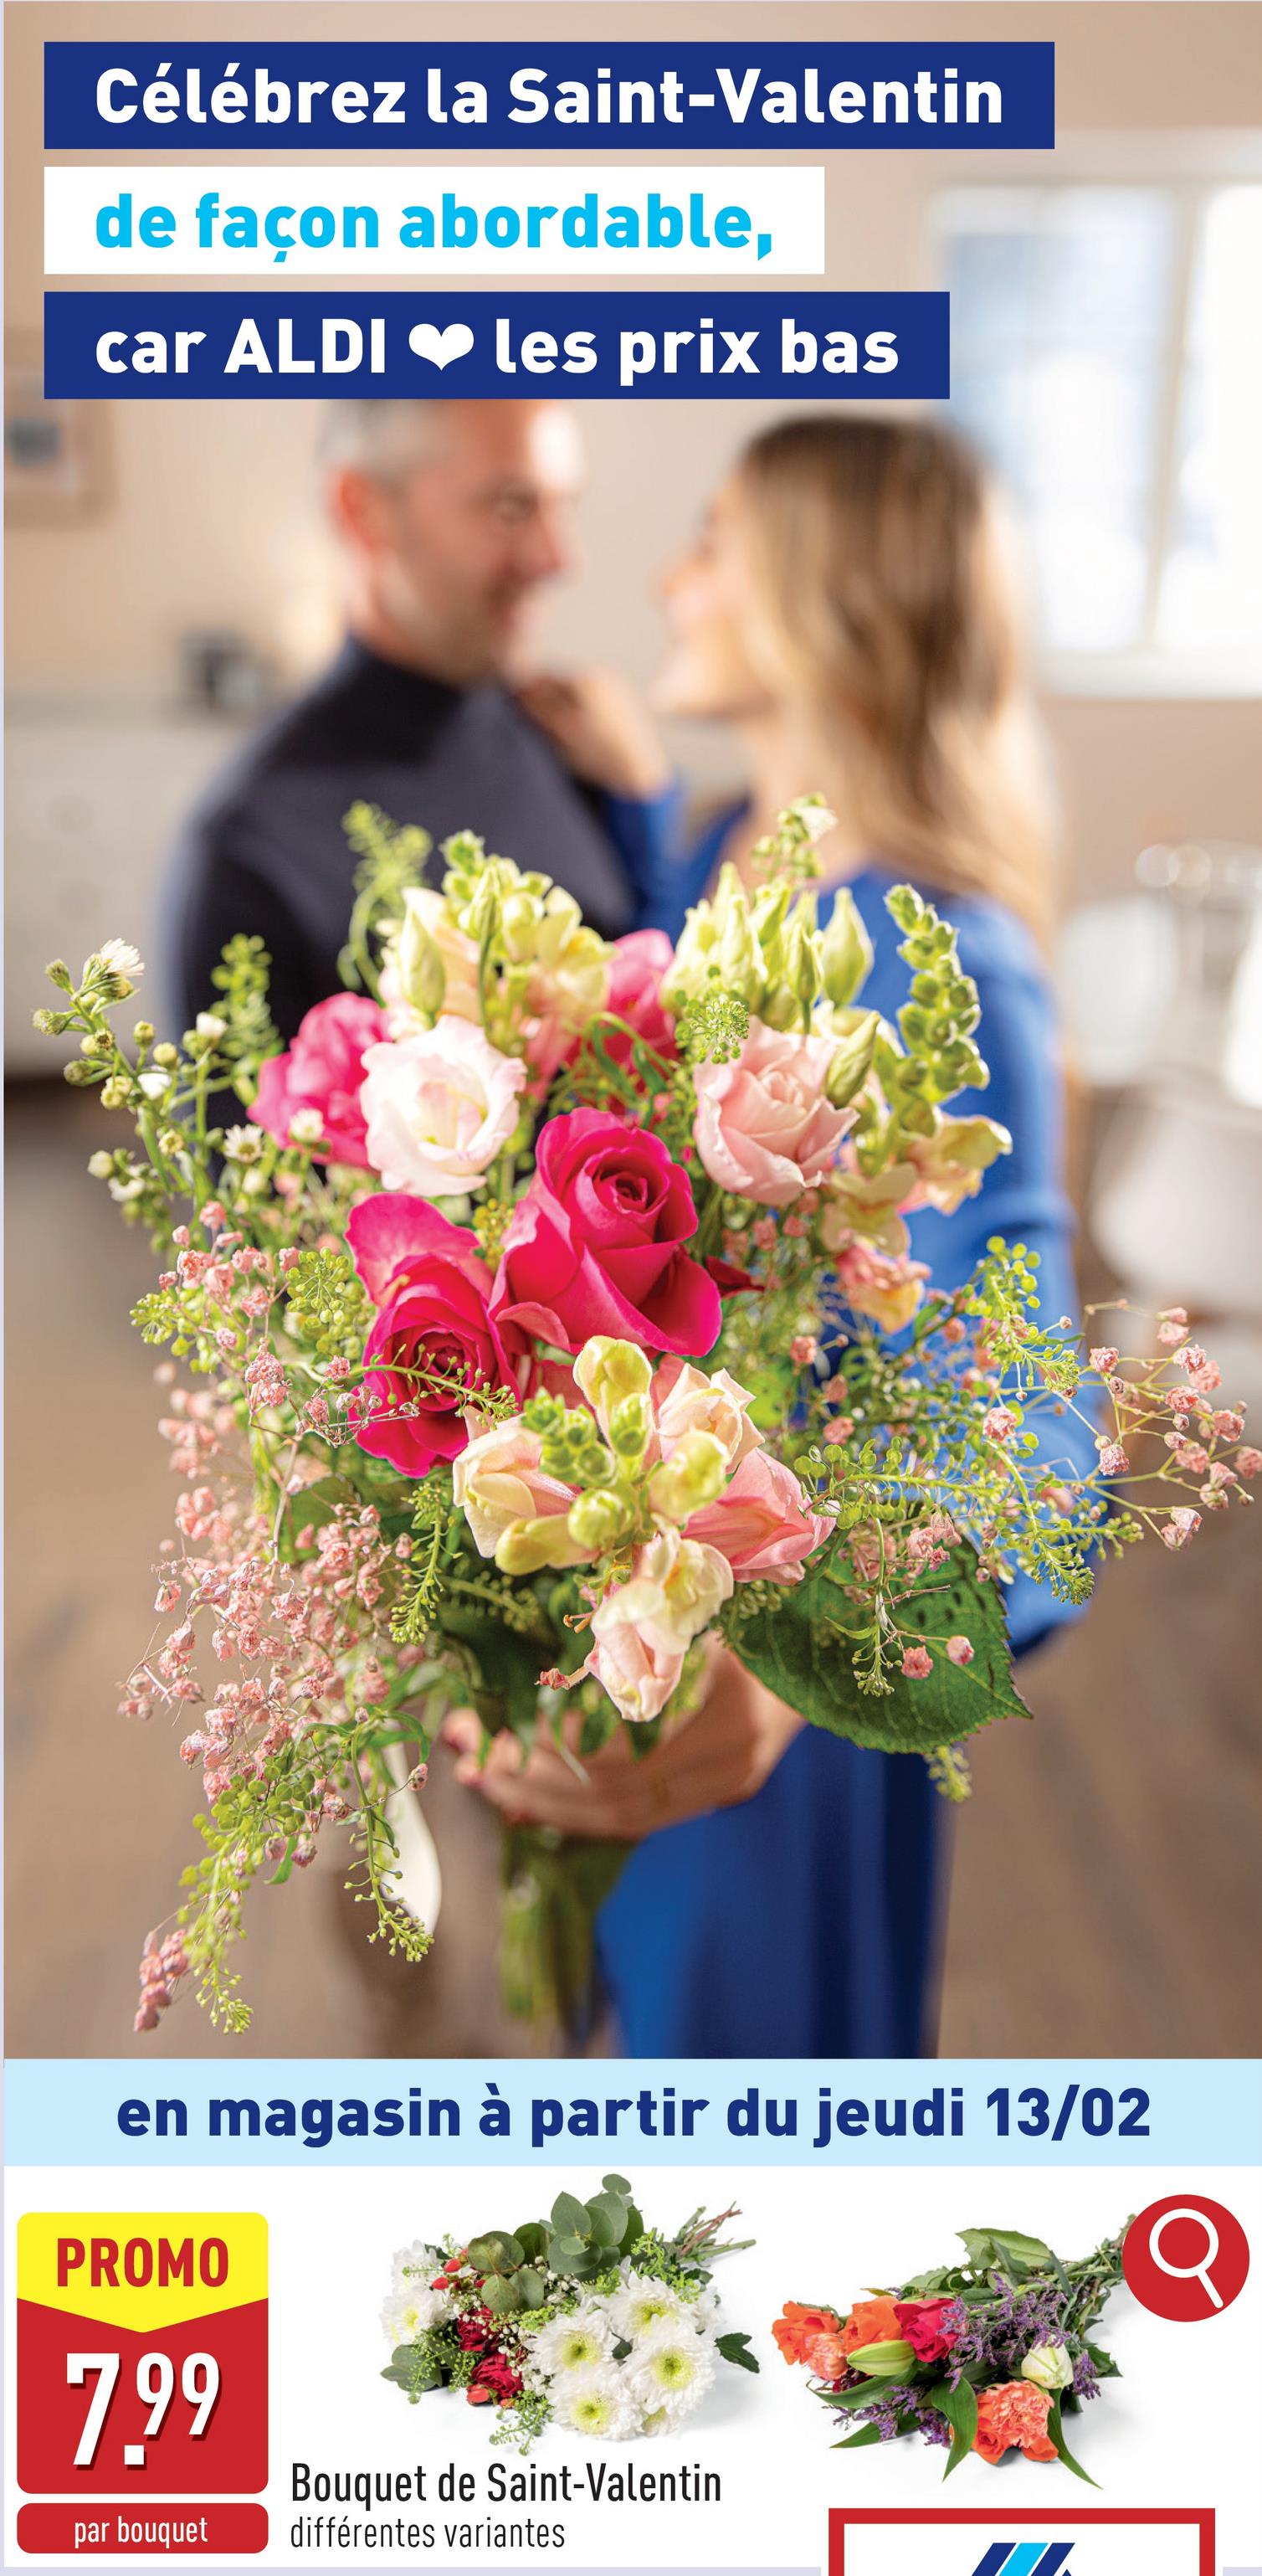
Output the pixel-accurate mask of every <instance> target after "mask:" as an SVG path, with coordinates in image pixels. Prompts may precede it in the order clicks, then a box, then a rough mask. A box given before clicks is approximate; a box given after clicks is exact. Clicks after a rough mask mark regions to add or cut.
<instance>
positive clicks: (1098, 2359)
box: [1085, 2343, 1122, 2379]
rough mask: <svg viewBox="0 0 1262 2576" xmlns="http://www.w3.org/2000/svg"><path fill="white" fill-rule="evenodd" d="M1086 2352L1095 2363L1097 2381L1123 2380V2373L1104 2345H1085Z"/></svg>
mask: <svg viewBox="0 0 1262 2576" xmlns="http://www.w3.org/2000/svg"><path fill="white" fill-rule="evenodd" d="M1085 2350H1086V2351H1087V2352H1088V2353H1089V2355H1090V2357H1091V2359H1092V2361H1093V2362H1094V2363H1095V2369H1096V2377H1097V2379H1120V2378H1121V2376H1122V2374H1121V2371H1120V2370H1119V2369H1118V2366H1117V2363H1116V2362H1115V2360H1114V2358H1113V2355H1112V2353H1111V2352H1106V2351H1105V2349H1104V2346H1103V2344H1102V2343H1087V2344H1086V2345H1085Z"/></svg>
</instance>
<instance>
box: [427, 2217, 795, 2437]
mask: <svg viewBox="0 0 1262 2576" xmlns="http://www.w3.org/2000/svg"><path fill="white" fill-rule="evenodd" d="M738 2215H739V2213H738V2212H737V2211H736V2210H734V2209H727V2210H724V2211H723V2213H722V2215H721V2216H720V2217H717V2218H706V2217H705V2216H704V2215H703V2214H702V2212H701V2211H700V2210H696V2211H694V2213H693V2215H692V2217H691V2218H689V2219H686V2220H685V2222H684V2224H683V2226H682V2227H680V2228H678V2229H677V2230H676V2232H675V2234H674V2235H673V2236H671V2237H666V2236H663V2235H662V2234H661V2233H660V2232H659V2231H658V2230H657V2229H654V2228H648V2227H646V2226H645V2223H644V2220H643V2219H642V2218H641V2216H640V2213H639V2211H638V2209H637V2208H636V2207H635V2205H634V2202H633V2201H632V2198H631V2185H630V2183H628V2182H624V2181H623V2179H622V2176H621V2175H620V2174H606V2176H605V2179H604V2182H603V2184H602V2186H601V2188H600V2190H599V2191H598V2192H595V2193H593V2195H592V2197H591V2199H590V2200H587V2201H580V2200H577V2199H576V2198H575V2197H574V2195H573V2193H572V2192H562V2193H561V2194H560V2196H559V2197H558V2199H557V2200H556V2201H554V2203H553V2207H552V2214H551V2216H550V2218H546V2219H531V2220H530V2221H528V2222H527V2224H526V2225H524V2226H522V2227H517V2228H515V2229H514V2230H513V2232H512V2234H511V2235H504V2234H501V2233H499V2232H498V2231H494V2230H492V2231H491V2232H489V2233H488V2234H486V2235H484V2236H479V2237H475V2238H474V2239H473V2240H472V2241H471V2242H470V2243H469V2244H468V2245H465V2246H462V2247H459V2248H457V2247H455V2246H454V2245H452V2244H451V2243H447V2244H445V2245H441V2246H439V2245H430V2244H427V2243H424V2242H421V2243H418V2244H415V2245H408V2246H405V2247H404V2248H403V2250H402V2251H401V2252H400V2253H399V2254H397V2255H396V2256H395V2260H394V2275H393V2281H392V2286H391V2291H390V2296H389V2297H388V2299H387V2300H386V2303H385V2306H384V2308H383V2309H382V2313H381V2322H382V2325H383V2328H384V2330H385V2333H386V2336H387V2338H388V2340H389V2343H390V2347H391V2354H390V2362H389V2366H388V2368H387V2369H385V2370H384V2371H383V2372H382V2377H383V2378H384V2379H388V2380H390V2381H392V2382H393V2383H394V2385H395V2386H396V2387H399V2388H402V2389H403V2390H404V2391H405V2393H406V2395H407V2396H408V2397H409V2398H410V2399H411V2401H412V2402H413V2404H415V2403H416V2401H417V2399H418V2398H420V2397H422V2396H424V2395H425V2394H426V2392H427V2391H429V2390H431V2389H439V2388H451V2389H459V2390H462V2391H463V2392H464V2395H465V2397H466V2399H467V2400H468V2403H469V2404H470V2405H471V2406H490V2407H492V2408H493V2409H494V2410H495V2413H496V2416H497V2419H498V2420H497V2428H496V2431H495V2433H494V2435H493V2436H492V2439H493V2440H495V2441H501V2442H512V2443H514V2444H515V2445H516V2446H517V2447H518V2448H519V2449H521V2450H525V2449H527V2448H528V2447H529V2445H530V2443H531V2442H532V2441H533V2440H534V2439H535V2437H536V2435H537V2434H539V2433H541V2432H542V2431H543V2430H544V2428H545V2426H546V2425H548V2424H550V2423H557V2424H561V2425H564V2426H565V2427H566V2428H567V2429H568V2430H569V2431H570V2432H572V2433H585V2434H587V2435H589V2436H591V2437H592V2438H593V2439H596V2440H603V2441H615V2442H617V2441H624V2442H625V2441H632V2440H635V2439H637V2438H638V2437H639V2436H640V2435H642V2434H647V2435H652V2434H658V2433H669V2432H673V2431H674V2430H675V2428H676V2427H677V2426H678V2425H679V2424H682V2423H683V2422H684V2420H685V2419H686V2417H688V2416H689V2415H691V2414H692V2413H693V2411H694V2409H695V2408H696V2407H698V2406H699V2405H700V2403H701V2401H702V2399H703V2397H704V2396H705V2394H706V2392H707V2390H708V2389H709V2388H710V2387H711V2385H712V2383H713V2381H714V2377H715V2372H716V2368H717V2365H718V2364H719V2363H720V2362H727V2363H734V2364H735V2365H736V2366H737V2367H739V2368H740V2369H742V2370H753V2371H756V2370H757V2368H758V2364H757V2362H756V2360H755V2359H754V2357H753V2355H752V2353H751V2352H750V2350H749V2338H748V2336H747V2335H744V2334H732V2333H725V2332H723V2331H721V2327H720V2316H719V2304H718V2300H717V2298H716V2297H715V2294H714V2292H713V2290H712V2289H711V2287H710V2266H711V2265H712V2264H713V2263H714V2262H715V2261H717V2259H718V2258H719V2256H720V2255H723V2254H733V2253H739V2252H741V2251H743V2250H744V2248H743V2247H741V2246H738V2245H735V2244H720V2243H719V2242H718V2234H719V2230H720V2228H721V2227H723V2226H724V2225H726V2223H727V2221H728V2220H729V2219H731V2218H735V2217H737V2216H738Z"/></svg>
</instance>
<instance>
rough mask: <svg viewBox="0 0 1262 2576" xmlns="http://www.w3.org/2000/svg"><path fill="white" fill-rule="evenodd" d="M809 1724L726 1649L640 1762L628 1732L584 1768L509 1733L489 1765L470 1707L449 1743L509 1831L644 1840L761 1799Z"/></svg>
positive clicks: (544, 1738) (451, 1727)
mask: <svg viewBox="0 0 1262 2576" xmlns="http://www.w3.org/2000/svg"><path fill="white" fill-rule="evenodd" d="M802 1723H803V1721H802V1719H801V1718H800V1717H798V1716H797V1714H796V1712H795V1711H794V1710H793V1709H791V1708H786V1707H785V1705H784V1702H783V1700H778V1699H776V1698H775V1697H774V1696H773V1694H772V1693H771V1692H770V1691H769V1690H764V1688H763V1686H762V1683H761V1682H757V1681H755V1680H754V1678H753V1675H752V1674H751V1673H747V1672H746V1671H745V1669H744V1666H743V1665H742V1664H739V1663H738V1662H737V1660H736V1658H735V1656H734V1655H731V1654H728V1653H726V1652H725V1653H724V1654H723V1655H722V1656H721V1658H720V1660H719V1664H718V1669H717V1671H716V1674H715V1677H714V1682H713V1685H712V1687H711V1690H710V1693H709V1696H708V1698H707V1699H706V1702H705V1705H704V1707H703V1708H701V1709H699V1710H698V1712H697V1714H696V1716H695V1717H691V1718H688V1719H687V1720H686V1721H685V1722H684V1723H683V1724H681V1725H680V1726H678V1727H677V1728H675V1729H673V1730H672V1732H671V1733H670V1734H668V1735H666V1736H664V1737H663V1739H662V1741H661V1742H660V1743H659V1744H657V1745H656V1746H655V1747H654V1749H653V1751H652V1752H651V1753H646V1754H645V1755H643V1757H642V1758H641V1759H639V1760H637V1759H636V1758H635V1756H634V1755H633V1753H632V1751H631V1747H630V1743H629V1740H628V1736H629V1730H628V1729H627V1728H626V1727H620V1728H619V1731H618V1733H617V1735H616V1736H615V1737H614V1739H613V1742H612V1743H610V1744H607V1745H605V1746H604V1748H603V1750H602V1751H601V1752H599V1753H594V1754H589V1755H588V1756H587V1757H586V1758H585V1760H584V1761H583V1762H582V1764H581V1765H580V1764H579V1763H578V1761H577V1757H576V1756H574V1755H573V1754H572V1753H571V1754H569V1756H568V1758H567V1755H566V1754H564V1753H560V1752H558V1751H557V1749H556V1746H555V1745H554V1743H553V1742H552V1740H551V1737H550V1736H549V1735H547V1734H544V1733H542V1732H541V1733H540V1734H539V1736H538V1737H537V1739H536V1741H535V1743H534V1744H533V1745H531V1746H530V1747H528V1748H526V1747H523V1746H522V1744H521V1743H520V1742H519V1741H518V1738H517V1737H516V1736H515V1735H513V1734H512V1733H511V1732H510V1731H509V1730H507V1729H505V1730H504V1731H503V1732H502V1733H501V1734H499V1735H496V1736H495V1737H493V1738H492V1741H491V1744H490V1747H489V1749H488V1750H486V1752H485V1758H483V1750H484V1743H485V1739H484V1736H483V1730H482V1725H481V1721H480V1719H478V1718H477V1717H476V1716H475V1715H474V1712H473V1710H472V1709H455V1710H453V1712H452V1714H451V1716H450V1717H449V1718H448V1719H447V1720H446V1723H445V1724H444V1726H443V1730H442V1736H443V1742H444V1743H445V1744H449V1745H451V1746H452V1747H453V1749H454V1750H455V1751H456V1752H457V1753H458V1754H459V1757H460V1759H459V1761H458V1762H457V1765H456V1778H457V1779H458V1780H460V1781H462V1782H463V1783H464V1785H465V1786H466V1787H467V1788H470V1789H476V1790H477V1791H478V1792H479V1794H480V1795H481V1796H482V1797H484V1798H485V1799H486V1801H487V1803H488V1805H489V1806H492V1807H498V1808H499V1810H500V1813H501V1815H503V1816H504V1817H505V1818H506V1819H507V1820H508V1822H509V1823H510V1824H532V1825H554V1826H556V1827H557V1829H558V1830H559V1831H560V1832H561V1833H566V1834H590V1835H593V1836H596V1837H598V1838H599V1839H600V1840H602V1841H612V1842H640V1841H642V1840H643V1838H644V1836H645V1835H646V1834H651V1833H656V1832H658V1831H659V1830H660V1828H661V1827H662V1826H663V1825H678V1824H682V1823H684V1821H685V1820H686V1819H687V1818H688V1817H689V1816H705V1815H709V1814H710V1812H711V1811H712V1809H714V1808H715V1807H736V1806H740V1805H742V1804H743V1803H744V1801H745V1799H746V1798H752V1797H754V1796H755V1795H756V1793H757V1791H758V1790H759V1789H761V1787H762V1785H763V1783H764V1781H765V1780H767V1779H769V1778H770V1775H771V1773H772V1772H773V1771H774V1769H775V1767H776V1764H777V1762H778V1761H779V1760H780V1757H781V1755H782V1754H783V1753H784V1752H785V1751H786V1750H787V1748H788V1746H789V1745H790V1744H791V1743H792V1741H793V1738H794V1736H795V1735H796V1734H797V1733H798V1730H799V1728H800V1727H801V1725H802ZM567 1732H568V1730H567Z"/></svg>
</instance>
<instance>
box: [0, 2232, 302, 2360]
mask: <svg viewBox="0 0 1262 2576" xmlns="http://www.w3.org/2000/svg"><path fill="white" fill-rule="evenodd" d="M17 2271H18V2297H19V2298H20V2299H30V2300H31V2301H32V2302H33V2303H34V2304H35V2305H36V2306H38V2307H42V2308H63V2309H66V2310H68V2311H69V2312H70V2313H71V2314H72V2315H74V2316H79V2317H92V2318H94V2319H95V2320H96V2321H97V2322H98V2323H99V2324H101V2325H110V2326H125V2327H128V2328H130V2329H131V2330H132V2331H133V2332H139V2333H142V2334H147V2333H150V2332H152V2331H153V2330H154V2329H155V2328H157V2327H161V2326H167V2325H183V2324H185V2323H186V2322H187V2321H188V2320H189V2319H190V2318H193V2317H209V2316H216V2315H218V2314H219V2313H220V2312H221V2311H222V2310H223V2309H224V2308H240V2307H244V2306H245V2305H246V2304H247V2302H248V2301H250V2300H253V2299H265V2298H266V2297H267V2220H266V2219H265V2218H262V2217H260V2216H259V2215H258V2213H257V2212H256V2211H254V2210H240V2209H228V2210H221V2211H215V2212H212V2213H210V2214H209V2215H208V2214H207V2213H206V2211H204V2210H197V2211H193V2212H189V2211H187V2210H155V2211H146V2210H136V2209H118V2210H110V2209H107V2210H86V2211H84V2210H59V2209H54V2210H33V2211H30V2212H28V2213H27V2215H26V2216H25V2217H24V2218H20V2219H19V2220H18V2263H17Z"/></svg>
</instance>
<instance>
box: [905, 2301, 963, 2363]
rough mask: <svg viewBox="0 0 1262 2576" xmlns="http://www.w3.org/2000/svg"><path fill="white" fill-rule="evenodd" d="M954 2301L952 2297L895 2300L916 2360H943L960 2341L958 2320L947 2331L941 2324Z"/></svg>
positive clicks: (906, 2340)
mask: <svg viewBox="0 0 1262 2576" xmlns="http://www.w3.org/2000/svg"><path fill="white" fill-rule="evenodd" d="M956 2305H957V2302H956V2301H955V2300H954V2299H896V2300H895V2302H894V2314H895V2316H896V2317H897V2319H898V2322H899V2325H900V2327H901V2328H902V2332H903V2338H904V2341H905V2342H907V2343H909V2344H910V2345H911V2348H912V2351H913V2352H914V2353H915V2356H916V2359H917V2361H943V2360H945V2358H946V2355H947V2354H948V2353H949V2352H950V2351H951V2349H952V2347H953V2345H955V2344H957V2343H958V2342H959V2339H960V2330H959V2325H958V2322H957V2324H956V2325H955V2326H954V2327H953V2328H952V2330H951V2332H950V2333H948V2332H947V2330H946V2327H945V2326H944V2324H943V2319H944V2317H945V2316H946V2314H947V2311H948V2309H950V2308H953V2307H955V2306H956Z"/></svg>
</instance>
